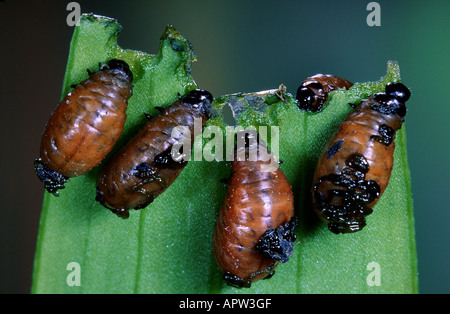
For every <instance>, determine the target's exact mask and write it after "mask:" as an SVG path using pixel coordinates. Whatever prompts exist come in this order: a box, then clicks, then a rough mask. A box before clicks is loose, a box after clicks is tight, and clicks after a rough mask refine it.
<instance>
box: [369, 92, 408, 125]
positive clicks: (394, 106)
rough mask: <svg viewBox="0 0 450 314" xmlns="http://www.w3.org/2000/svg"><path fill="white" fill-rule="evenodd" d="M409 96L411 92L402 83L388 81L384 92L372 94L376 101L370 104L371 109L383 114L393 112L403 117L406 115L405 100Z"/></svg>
mask: <svg viewBox="0 0 450 314" xmlns="http://www.w3.org/2000/svg"><path fill="white" fill-rule="evenodd" d="M410 96H411V92H410V91H409V89H408V88H407V87H406V86H405V85H403V84H402V83H389V84H387V85H386V88H385V93H378V94H375V95H373V99H375V101H376V103H375V104H373V105H372V109H374V110H377V111H379V112H381V113H384V114H392V113H394V114H397V115H399V116H400V117H402V118H403V117H404V116H405V115H406V106H405V102H406V101H407V100H408V99H409V97H410Z"/></svg>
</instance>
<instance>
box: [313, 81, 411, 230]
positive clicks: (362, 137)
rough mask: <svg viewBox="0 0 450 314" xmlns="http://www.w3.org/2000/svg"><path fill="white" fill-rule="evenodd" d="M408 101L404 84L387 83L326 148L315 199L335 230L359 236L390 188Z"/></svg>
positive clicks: (350, 117)
mask: <svg viewBox="0 0 450 314" xmlns="http://www.w3.org/2000/svg"><path fill="white" fill-rule="evenodd" d="M409 97H410V92H409V90H408V89H407V88H406V87H405V86H404V85H403V84H401V83H395V84H388V85H387V86H386V92H385V93H380V94H375V95H373V96H371V97H369V98H368V99H365V100H363V101H361V103H360V104H359V105H358V106H356V108H355V110H354V111H353V112H351V113H350V114H349V115H348V117H347V119H346V120H345V121H344V122H343V123H342V124H341V125H340V127H339V130H338V132H337V133H336V135H334V137H333V138H332V139H331V141H330V142H329V144H328V145H327V146H326V148H325V151H324V153H323V154H322V156H321V158H320V160H319V162H318V165H317V168H316V171H315V175H314V187H313V200H314V208H315V211H316V213H317V214H318V216H319V217H320V218H321V219H322V220H323V221H325V222H327V223H328V228H329V229H330V230H331V231H332V232H334V233H349V232H356V231H359V230H361V229H362V228H363V227H364V226H365V225H366V220H365V217H366V216H367V215H369V214H371V213H372V211H373V206H374V205H375V204H376V203H377V202H378V200H379V199H380V197H381V195H382V194H383V192H384V190H385V189H386V187H387V185H388V182H389V178H390V176H391V171H392V167H393V162H394V148H395V144H394V138H395V134H396V131H397V130H399V129H400V128H401V126H402V123H403V121H404V116H405V115H406V107H405V104H404V103H405V102H406V101H407V100H408V99H409Z"/></svg>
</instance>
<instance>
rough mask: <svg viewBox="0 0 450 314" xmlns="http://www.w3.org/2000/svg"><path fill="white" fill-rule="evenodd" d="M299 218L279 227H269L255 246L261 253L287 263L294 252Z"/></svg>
mask: <svg viewBox="0 0 450 314" xmlns="http://www.w3.org/2000/svg"><path fill="white" fill-rule="evenodd" d="M297 223H298V219H297V218H296V217H295V218H293V219H291V220H290V221H288V222H287V223H285V224H284V225H283V226H280V227H278V228H277V229H268V230H267V231H266V232H265V233H264V234H263V235H262V236H261V238H259V241H258V243H257V244H256V246H255V248H256V249H257V250H258V251H259V252H260V253H261V255H264V256H267V257H270V258H272V259H273V260H275V261H278V262H281V263H286V262H287V261H288V260H289V257H291V256H292V254H294V241H295V239H296V235H295V233H294V230H295V227H296V226H297Z"/></svg>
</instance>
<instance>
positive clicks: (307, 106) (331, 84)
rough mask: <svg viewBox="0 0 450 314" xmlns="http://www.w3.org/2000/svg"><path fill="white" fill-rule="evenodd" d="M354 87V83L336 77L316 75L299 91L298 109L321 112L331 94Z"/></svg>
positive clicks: (301, 86)
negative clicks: (337, 90)
mask: <svg viewBox="0 0 450 314" xmlns="http://www.w3.org/2000/svg"><path fill="white" fill-rule="evenodd" d="M352 86H353V83H352V82H349V81H347V80H345V79H343V78H340V77H337V76H335V75H330V74H316V75H314V76H311V77H308V78H307V79H306V80H305V81H304V82H303V83H302V84H301V85H300V86H299V88H298V89H297V96H296V99H297V101H298V107H299V108H300V109H302V110H305V111H312V112H317V111H321V110H322V107H323V105H324V104H325V102H326V101H327V98H328V93H329V92H331V91H334V90H336V89H339V88H346V89H349V88H350V87H352Z"/></svg>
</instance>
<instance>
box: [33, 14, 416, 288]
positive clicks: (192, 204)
mask: <svg viewBox="0 0 450 314" xmlns="http://www.w3.org/2000/svg"><path fill="white" fill-rule="evenodd" d="M120 29H121V28H120V26H119V24H118V23H117V22H116V21H115V20H112V19H109V18H105V17H99V16H94V15H83V17H82V20H81V25H80V26H79V27H77V28H76V29H75V32H74V36H73V39H72V44H71V49H70V55H69V61H68V66H67V71H66V77H65V80H64V87H63V95H65V94H66V93H67V92H68V91H69V87H70V85H71V84H74V83H78V82H79V81H81V80H82V79H85V78H86V77H87V73H86V68H89V69H91V70H96V69H98V62H104V61H106V60H108V59H110V58H113V57H114V58H122V59H124V60H125V61H127V62H128V63H129V64H130V65H131V69H132V71H133V73H134V74H135V80H134V82H133V83H134V84H135V86H134V90H133V96H132V98H131V99H130V102H129V107H128V110H127V113H128V119H127V123H126V126H125V132H124V134H123V136H122V137H121V139H120V141H119V143H118V144H117V145H116V147H120V146H121V145H123V143H124V142H125V141H126V140H127V139H128V138H129V137H130V136H132V134H133V133H134V132H135V131H136V130H137V129H138V128H139V126H140V125H141V124H142V123H143V121H144V120H143V115H142V113H144V112H148V113H155V110H154V109H153V107H154V106H167V105H169V104H171V103H172V102H173V101H174V100H175V99H176V97H177V93H178V92H179V93H181V94H184V93H186V92H187V91H189V90H191V89H193V88H195V87H196V84H195V82H194V81H193V79H192V77H191V76H190V67H191V63H192V61H193V59H194V56H193V53H192V50H191V46H190V44H189V43H188V42H187V40H186V39H184V38H183V37H182V36H181V35H180V34H179V33H178V32H176V31H175V30H174V29H173V28H172V27H168V28H167V29H166V31H165V33H164V34H163V36H162V37H161V48H160V52H159V54H158V55H157V56H152V55H148V54H145V53H142V52H136V51H131V50H123V49H121V48H120V47H119V46H118V45H117V36H118V33H119V32H120ZM399 80H400V72H399V68H398V64H397V63H396V62H389V63H388V71H387V75H386V76H385V77H383V78H381V79H380V80H379V81H376V82H369V83H357V84H355V85H354V86H353V87H352V88H350V89H349V90H348V91H346V90H338V91H335V92H333V93H331V94H330V96H329V99H328V102H327V104H326V107H325V108H324V110H323V111H322V112H320V113H308V112H301V111H300V110H298V109H297V105H296V100H295V99H294V97H293V96H292V95H290V94H288V93H286V92H285V90H284V86H280V88H278V89H275V90H270V91H265V92H258V93H239V94H233V95H225V96H221V97H218V98H216V100H215V101H214V103H213V105H214V110H213V111H214V113H215V117H213V118H212V119H211V120H210V121H209V122H208V126H219V127H220V128H221V130H222V131H223V132H225V127H226V126H227V123H226V122H228V123H235V124H237V125H241V126H243V127H247V126H250V125H253V126H255V127H258V126H279V130H280V132H279V134H280V141H279V142H280V143H279V156H280V159H282V160H283V161H284V163H283V164H282V165H281V166H280V167H281V168H282V170H283V171H284V172H285V173H286V176H287V177H288V179H289V180H290V182H291V184H292V188H293V191H294V196H295V210H296V214H297V215H298V216H299V218H300V225H299V227H298V232H297V234H298V239H299V241H300V243H299V244H297V245H296V246H295V253H294V255H293V256H292V257H291V260H290V261H289V262H288V263H286V264H281V265H279V266H278V267H277V269H276V274H275V276H273V277H272V278H271V279H270V280H264V281H259V282H256V283H254V284H253V285H252V287H251V288H250V289H236V288H233V287H230V286H227V285H226V284H225V282H224V281H223V280H222V277H221V276H222V274H221V272H220V270H219V269H218V267H217V265H216V262H215V260H214V256H213V252H212V241H213V230H214V225H215V221H216V216H217V212H218V210H219V209H220V206H221V204H222V202H223V199H224V196H225V191H226V185H224V184H223V183H221V182H220V180H221V179H223V178H226V177H227V176H228V175H229V165H230V164H229V162H226V161H212V162H208V161H205V160H203V161H194V160H192V161H190V162H189V163H188V165H187V166H186V168H185V169H184V170H183V171H182V173H181V175H180V176H179V177H178V178H177V180H176V181H175V182H174V183H173V184H172V185H171V186H170V187H169V188H168V189H167V190H166V191H165V192H164V193H163V194H162V195H160V196H159V197H158V198H157V199H156V200H155V201H154V202H153V203H152V204H151V205H149V206H148V207H147V208H145V209H141V210H139V211H134V210H132V211H131V214H130V218H129V219H128V220H122V219H119V218H117V217H116V216H115V215H113V214H112V213H111V212H109V211H108V210H106V209H105V208H103V207H102V206H101V205H99V204H98V203H97V202H96V201H95V200H94V199H95V182H96V177H97V175H98V171H99V169H100V168H101V165H100V166H99V167H97V168H96V169H94V170H93V171H91V172H90V173H88V174H86V175H84V176H81V177H77V178H71V181H70V183H69V184H67V187H66V189H64V190H62V191H61V193H60V194H61V196H60V197H59V198H56V197H53V196H52V195H50V194H48V193H47V192H45V197H44V203H43V209H42V216H41V222H40V229H39V236H38V243H37V250H36V258H35V265H34V275H33V287H32V292H34V293H415V292H417V260H416V250H415V238H414V218H413V208H412V198H411V183H410V174H409V168H408V161H407V153H406V132H405V125H403V128H402V129H401V130H400V131H399V132H398V133H397V138H396V140H395V143H396V149H395V156H394V158H395V161H394V169H393V173H392V177H391V179H390V183H389V186H388V188H387V189H386V191H385V193H384V194H383V196H382V198H381V200H380V201H379V202H378V204H377V205H376V207H375V208H374V212H373V214H372V215H370V216H368V218H367V226H366V227H365V228H364V229H363V230H362V231H360V232H358V233H354V234H344V235H343V234H340V235H336V234H333V233H331V232H330V231H329V230H328V229H327V227H326V225H325V224H324V223H321V222H320V221H319V220H318V219H317V218H316V216H315V214H314V212H313V210H312V207H311V198H310V196H311V185H312V175H313V172H314V168H315V166H316V162H317V159H318V158H319V155H320V154H321V152H322V149H323V147H324V145H325V144H326V143H327V141H328V140H329V139H330V138H331V136H332V134H333V132H334V131H335V130H336V129H337V128H338V126H339V124H340V122H342V120H343V119H345V117H346V115H347V114H348V113H349V112H350V111H351V110H352V109H351V107H350V106H349V105H348V103H358V102H359V101H360V100H361V99H364V98H365V97H367V96H368V95H371V94H373V93H376V92H381V91H383V90H384V86H385V85H386V83H388V82H396V81H399ZM231 109H233V110H234V113H235V118H236V121H231V120H233V119H231V120H230V118H229V117H227V116H225V117H224V115H223V113H225V112H229V111H230V110H231ZM406 118H407V117H406ZM268 140H269V143H270V142H271V136H270V128H269V139H268ZM208 143H209V144H211V140H210V139H209V138H205V137H203V138H200V137H198V138H197V139H196V142H195V144H194V153H195V149H197V150H201V149H202V148H203V149H204V152H206V151H207V150H209V149H210V148H211V146H212V145H209V146H208ZM70 262H77V263H78V264H79V265H80V278H81V282H80V283H81V285H80V286H69V285H68V284H67V281H66V279H67V277H68V276H69V278H70V274H71V271H72V270H71V269H70V268H69V270H67V265H68V264H69V263H70ZM374 266H375V268H372V267H374ZM377 267H378V268H377ZM373 275H379V277H378V278H380V282H379V283H380V285H379V286H377V285H375V286H373V285H370V283H372V281H371V280H372V279H373Z"/></svg>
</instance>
